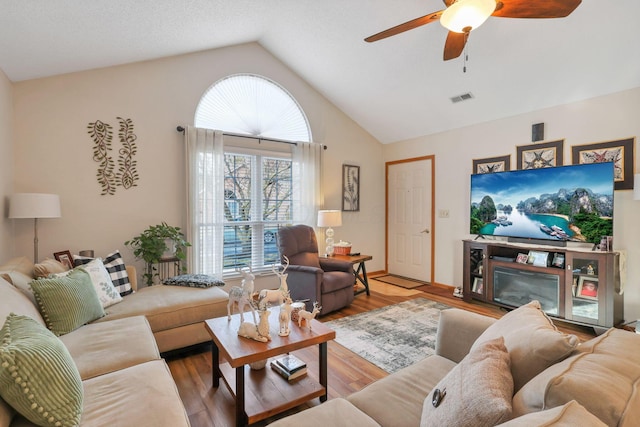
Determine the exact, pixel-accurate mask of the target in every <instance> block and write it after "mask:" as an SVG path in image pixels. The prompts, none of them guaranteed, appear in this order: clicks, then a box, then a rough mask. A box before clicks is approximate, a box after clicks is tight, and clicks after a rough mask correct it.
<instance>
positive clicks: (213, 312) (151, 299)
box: [98, 286, 229, 332]
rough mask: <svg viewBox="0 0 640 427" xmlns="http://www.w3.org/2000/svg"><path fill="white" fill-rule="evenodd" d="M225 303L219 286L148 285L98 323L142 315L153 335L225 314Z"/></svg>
mask: <svg viewBox="0 0 640 427" xmlns="http://www.w3.org/2000/svg"><path fill="white" fill-rule="evenodd" d="M228 300H229V296H228V294H227V293H226V292H225V291H224V290H222V289H221V288H218V287H213V288H207V289H199V288H188V287H182V286H148V287H146V288H142V289H140V290H139V291H137V292H136V293H134V294H131V295H127V296H126V297H124V301H122V302H121V303H120V304H116V305H112V306H111V307H109V308H108V309H107V315H106V316H105V317H103V318H101V319H98V322H104V321H107V320H111V319H120V318H123V317H129V316H135V315H142V316H146V317H147V319H148V320H149V324H150V325H151V330H153V332H157V331H163V330H165V329H172V328H176V327H178V326H184V325H190V324H193V323H201V322H204V321H205V320H206V319H210V318H212V317H218V316H223V315H226V313H227V302H228Z"/></svg>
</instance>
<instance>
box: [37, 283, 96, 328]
mask: <svg viewBox="0 0 640 427" xmlns="http://www.w3.org/2000/svg"><path fill="white" fill-rule="evenodd" d="M31 289H32V290H33V294H34V295H35V297H36V302H37V303H38V308H39V309H40V314H42V318H43V319H44V321H45V323H46V325H47V327H48V328H49V329H50V330H51V331H52V332H53V333H54V334H56V335H58V336H59V335H64V334H67V333H69V332H71V331H73V330H74V329H77V328H79V327H80V326H82V325H84V324H85V323H88V322H91V321H92V320H95V319H98V318H100V317H102V316H104V309H103V308H102V305H101V304H100V300H99V299H98V295H97V294H96V290H95V289H94V288H93V284H92V283H91V278H90V277H89V274H88V273H87V272H86V271H83V270H74V271H72V272H71V273H69V275H68V276H65V277H52V278H47V279H35V280H33V281H32V282H31Z"/></svg>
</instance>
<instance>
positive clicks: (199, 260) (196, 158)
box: [185, 126, 224, 278]
mask: <svg viewBox="0 0 640 427" xmlns="http://www.w3.org/2000/svg"><path fill="white" fill-rule="evenodd" d="M185 140H186V141H185V142H186V147H187V148H186V150H187V152H186V161H187V165H186V166H187V167H186V171H187V179H186V182H187V230H186V233H185V234H186V236H187V240H188V241H189V242H190V243H191V245H192V246H191V248H190V250H189V252H188V257H187V259H188V269H189V272H191V273H200V274H211V275H215V276H218V277H220V278H221V277H222V263H223V258H224V257H223V252H222V251H223V235H224V226H223V223H224V209H222V208H221V206H222V204H223V203H224V145H223V137H222V132H221V131H213V130H211V129H202V128H196V127H192V126H189V127H188V128H187V130H186V131H185Z"/></svg>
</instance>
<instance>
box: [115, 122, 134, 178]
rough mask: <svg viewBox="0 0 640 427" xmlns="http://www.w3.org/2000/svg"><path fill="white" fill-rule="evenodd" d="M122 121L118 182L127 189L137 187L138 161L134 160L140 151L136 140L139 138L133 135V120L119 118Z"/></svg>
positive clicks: (119, 134) (119, 133) (119, 135)
mask: <svg viewBox="0 0 640 427" xmlns="http://www.w3.org/2000/svg"><path fill="white" fill-rule="evenodd" d="M117 119H118V120H119V121H120V132H118V137H119V138H120V142H122V148H121V149H120V150H118V154H119V156H118V174H117V175H116V180H117V182H118V184H119V185H122V186H123V187H124V188H125V189H127V190H128V189H129V188H131V187H136V186H137V185H138V184H137V181H138V179H139V177H138V171H137V170H136V164H137V163H138V161H137V160H133V156H135V154H136V152H137V151H138V150H137V148H136V143H135V140H136V139H138V137H137V136H136V135H135V134H134V133H133V121H132V120H131V119H123V118H122V117H118V118H117Z"/></svg>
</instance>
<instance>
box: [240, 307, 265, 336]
mask: <svg viewBox="0 0 640 427" xmlns="http://www.w3.org/2000/svg"><path fill="white" fill-rule="evenodd" d="M259 313H260V323H259V324H257V325H256V324H254V323H251V322H242V323H241V324H240V328H239V329H238V336H241V337H244V338H249V339H252V340H254V341H260V342H267V341H270V340H271V334H270V333H269V315H270V314H271V312H270V311H269V310H260V311H259Z"/></svg>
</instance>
